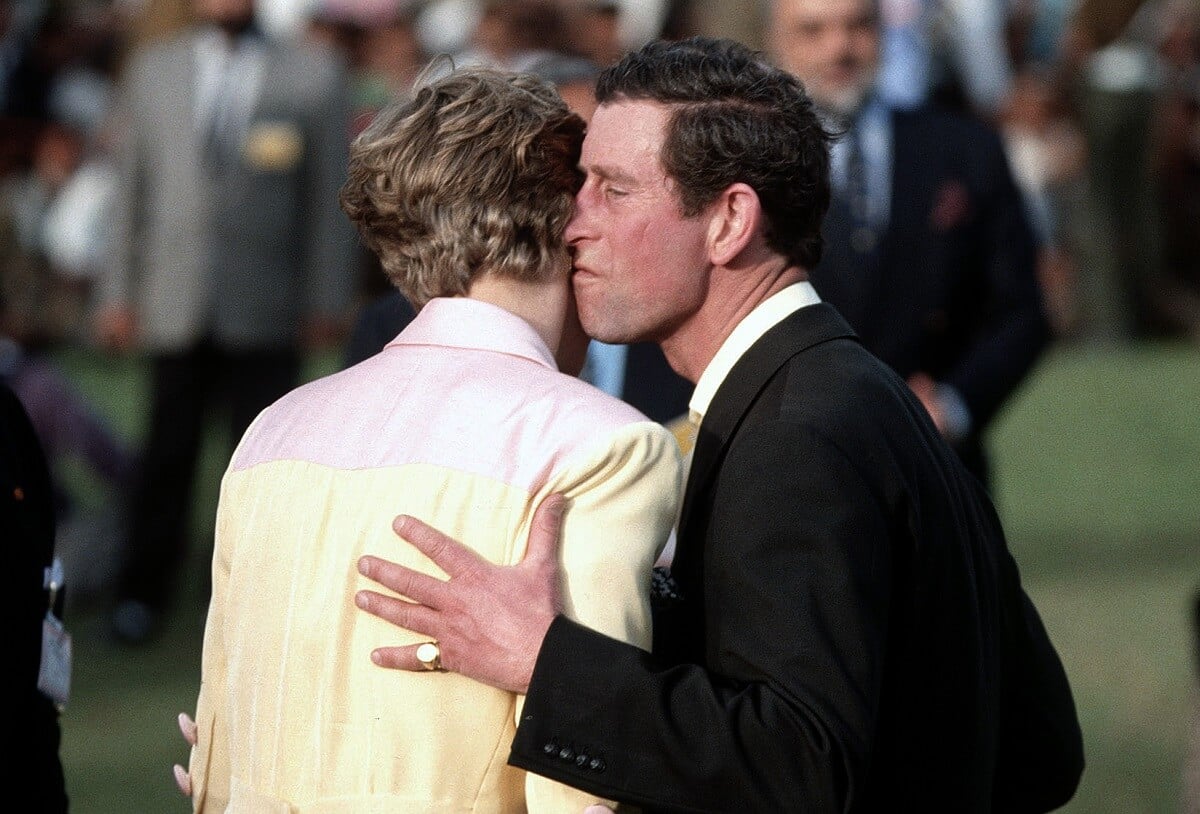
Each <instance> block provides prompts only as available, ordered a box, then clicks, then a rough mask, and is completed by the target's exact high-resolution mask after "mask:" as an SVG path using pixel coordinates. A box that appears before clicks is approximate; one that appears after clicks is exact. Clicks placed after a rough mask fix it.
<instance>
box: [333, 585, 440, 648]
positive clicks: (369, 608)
mask: <svg viewBox="0 0 1200 814" xmlns="http://www.w3.org/2000/svg"><path fill="white" fill-rule="evenodd" d="M354 604H355V605H357V606H358V607H360V608H361V609H363V610H365V611H366V612H367V613H369V614H371V615H372V616H378V617H379V618H380V619H383V620H384V621H387V622H391V623H392V624H393V625H398V626H399V627H402V628H407V629H408V630H411V631H413V632H414V633H419V634H421V635H422V636H428V637H429V638H431V639H437V638H439V633H440V631H441V626H440V625H439V624H438V613H437V611H435V610H432V609H430V608H427V607H425V606H424V605H418V604H417V603H415V602H405V601H404V600H403V599H397V598H396V597H394V596H385V595H384V594H381V593H376V592H375V591H359V592H358V593H356V594H355V595H354Z"/></svg>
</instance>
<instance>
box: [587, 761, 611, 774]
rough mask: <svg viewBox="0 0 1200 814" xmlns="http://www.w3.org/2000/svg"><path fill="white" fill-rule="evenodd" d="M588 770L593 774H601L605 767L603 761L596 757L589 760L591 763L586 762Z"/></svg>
mask: <svg viewBox="0 0 1200 814" xmlns="http://www.w3.org/2000/svg"><path fill="white" fill-rule="evenodd" d="M588 768H589V769H591V770H592V771H593V772H602V771H604V770H605V769H606V768H607V767H606V766H605V765H604V761H603V760H601V759H600V758H598V757H594V758H592V759H591V761H589V762H588Z"/></svg>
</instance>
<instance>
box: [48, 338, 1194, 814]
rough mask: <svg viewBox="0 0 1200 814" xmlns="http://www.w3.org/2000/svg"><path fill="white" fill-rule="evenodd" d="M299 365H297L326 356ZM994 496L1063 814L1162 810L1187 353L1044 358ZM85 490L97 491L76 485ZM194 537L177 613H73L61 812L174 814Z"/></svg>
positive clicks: (1025, 394) (109, 410)
mask: <svg viewBox="0 0 1200 814" xmlns="http://www.w3.org/2000/svg"><path fill="white" fill-rule="evenodd" d="M64 364H65V365H66V366H67V369H68V370H69V371H70V372H71V374H72V376H73V377H74V378H75V380H76V381H77V382H78V383H79V384H80V387H81V388H82V389H83V390H84V391H85V392H87V393H88V394H89V395H91V396H92V397H93V398H94V399H95V400H96V403H97V404H98V405H99V406H100V407H101V409H102V410H103V411H104V412H105V413H106V414H107V415H109V416H111V417H112V418H113V420H114V422H115V423H116V425H117V426H118V428H119V429H120V431H121V432H122V433H125V434H127V435H128V436H129V437H130V438H136V437H138V434H139V433H140V432H141V429H142V426H143V422H144V416H143V414H142V413H141V409H140V405H142V404H143V399H144V395H145V382H144V377H143V372H142V370H141V368H140V367H139V366H138V365H137V364H136V363H132V362H129V361H122V362H116V361H111V360H104V359H97V358H93V357H91V356H89V355H87V354H83V353H78V352H76V353H73V354H68V355H66V356H64ZM332 364H333V360H332V357H329V358H323V359H320V360H316V361H315V362H314V364H313V366H312V367H311V368H310V371H309V372H310V375H317V374H318V373H320V372H322V371H324V370H328V369H330V368H331V366H332ZM992 447H993V449H994V452H995V465H996V472H997V479H996V480H997V492H996V501H997V505H998V507H999V510H1000V514H1001V517H1002V518H1003V520H1004V523H1005V527H1006V529H1007V531H1008V535H1009V540H1010V543H1011V545H1012V548H1013V551H1014V554H1015V555H1016V557H1017V560H1018V562H1019V563H1020V565H1021V568H1022V573H1023V577H1024V580H1025V583H1026V586H1027V588H1028V590H1029V592H1030V594H1031V595H1032V596H1033V598H1034V600H1035V602H1037V604H1038V606H1039V608H1040V609H1041V610H1042V614H1043V617H1044V618H1045V621H1046V625H1047V627H1048V629H1049V630H1050V633H1051V636H1052V637H1053V638H1054V641H1055V643H1056V644H1057V645H1058V648H1059V651H1060V653H1061V654H1062V657H1063V661H1064V663H1065V664H1066V667H1067V672H1068V674H1069V676H1070V678H1071V681H1072V684H1073V686H1074V689H1075V693H1076V700H1077V703H1078V706H1079V712H1080V716H1081V718H1082V721H1083V727H1084V736H1085V741H1086V750H1087V759H1088V768H1087V770H1086V772H1085V775H1084V780H1083V784H1082V787H1081V788H1080V791H1079V794H1078V795H1077V797H1076V799H1075V800H1074V801H1073V802H1072V803H1070V804H1069V805H1068V806H1067V807H1066V808H1065V809H1064V811H1067V812H1072V814H1107V813H1108V812H1111V813H1112V814H1139V812H1155V813H1157V812H1163V814H1166V813H1167V812H1176V811H1179V810H1180V808H1179V792H1180V772H1181V766H1182V762H1183V755H1184V749H1185V743H1186V733H1187V726H1188V724H1189V722H1190V719H1191V716H1192V714H1193V709H1192V706H1191V705H1192V703H1193V698H1192V696H1191V695H1190V692H1191V687H1192V682H1193V681H1194V675H1193V669H1192V668H1193V664H1194V662H1195V659H1194V658H1193V650H1192V638H1191V637H1192V631H1191V629H1190V627H1189V626H1188V616H1187V612H1188V606H1189V603H1190V601H1191V596H1192V594H1193V592H1194V591H1195V590H1196V589H1197V588H1200V352H1198V351H1197V350H1196V349H1194V348H1187V347H1181V346H1173V345H1159V344H1156V345H1146V346H1143V347H1138V348H1134V349H1130V350H1126V351H1120V352H1112V351H1110V352H1099V351H1094V350H1093V351H1088V350H1083V349H1069V348H1064V349H1060V350H1057V351H1055V352H1054V353H1052V354H1051V355H1050V356H1049V357H1048V358H1047V359H1046V360H1045V362H1044V363H1043V364H1042V365H1041V367H1040V368H1039V370H1038V371H1037V373H1036V374H1035V375H1034V376H1033V377H1032V378H1031V379H1030V381H1029V382H1028V383H1027V385H1026V387H1025V388H1024V389H1023V390H1022V391H1021V393H1020V394H1018V396H1017V397H1016V398H1015V399H1014V401H1013V402H1012V403H1011V404H1010V405H1009V407H1008V408H1007V409H1006V410H1005V412H1004V413H1003V414H1002V415H1001V417H1000V419H999V421H998V423H997V426H996V428H995V430H994V432H993V437H992ZM221 449H222V447H221V446H220V444H219V442H218V439H217V438H215V437H214V438H211V439H210V442H209V447H208V452H207V453H206V455H205V459H204V462H203V463H202V467H203V469H204V472H205V473H206V478H205V484H206V485H205V487H204V488H203V489H202V490H201V493H200V495H199V496H198V498H197V507H198V511H197V517H196V519H195V522H194V523H193V527H194V529H195V532H196V534H197V539H201V540H204V539H209V535H210V534H211V522H212V518H211V511H212V508H213V507H214V506H215V499H216V497H215V496H216V478H217V476H218V475H219V472H220V469H221V466H222V465H223V461H222V454H223V453H222V452H221ZM92 499H103V498H97V497H95V496H93V498H92ZM210 552H211V547H210V546H208V545H205V544H203V543H200V544H197V545H196V547H195V549H194V557H193V562H192V563H191V565H190V566H189V576H188V579H187V580H186V588H185V591H184V593H183V595H182V596H181V597H180V603H179V608H180V610H179V613H178V614H177V616H176V618H175V620H174V624H173V626H172V628H171V629H170V631H168V634H167V635H166V637H165V638H164V639H163V640H162V641H160V642H158V643H156V644H155V645H153V646H152V647H149V648H147V649H144V650H126V649H121V648H118V647H115V646H113V645H111V644H109V643H107V641H106V634H105V627H104V624H103V620H102V619H101V617H99V616H98V615H96V613H95V612H94V610H93V609H91V608H87V607H83V608H78V609H77V610H76V611H75V612H74V615H73V616H72V617H71V618H70V619H69V622H70V626H71V628H72V630H73V633H74V634H75V649H76V670H75V676H74V687H73V697H72V701H71V705H70V707H69V708H68V710H67V712H66V714H65V715H64V717H63V748H62V756H63V761H64V764H65V767H66V772H67V782H68V791H69V792H70V794H71V796H72V799H73V810H74V811H75V812H79V814H109V813H110V812H112V813H113V814H117V813H118V812H119V814H130V813H131V812H134V813H136V814H141V813H142V812H166V813H168V814H169V812H183V811H188V810H189V806H188V804H187V803H186V802H185V801H184V800H183V799H182V798H181V797H180V796H179V794H178V792H176V790H175V787H174V782H173V780H172V778H171V764H172V763H174V762H180V761H183V760H184V759H185V758H186V753H187V750H186V748H185V747H184V745H183V742H182V740H181V739H180V737H179V734H178V731H177V730H176V727H175V715H176V713H177V712H179V711H181V710H190V709H191V708H192V705H193V703H194V700H195V694H196V689H197V680H198V671H199V658H200V636H201V632H202V628H203V619H204V611H205V608H204V603H205V599H206V597H205V595H204V592H205V585H206V580H205V572H206V570H207V561H206V560H207V556H208V555H209V553H210Z"/></svg>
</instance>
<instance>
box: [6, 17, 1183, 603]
mask: <svg viewBox="0 0 1200 814" xmlns="http://www.w3.org/2000/svg"><path fill="white" fill-rule="evenodd" d="M765 5H766V4H762V5H761V6H760V4H757V3H756V2H754V0H749V1H748V2H742V3H733V2H713V1H712V0H690V1H689V0H657V2H655V1H653V0H627V1H626V2H613V1H612V0H609V1H608V2H604V1H603V0H557V2H555V0H425V1H424V2H420V1H417V2H413V1H411V0H315V1H310V2H305V0H261V2H260V4H259V6H258V8H257V10H256V11H257V15H256V16H257V25H258V26H259V27H261V29H262V31H263V32H264V33H265V34H266V35H267V36H269V37H272V38H275V39H280V40H288V41H292V42H296V43H301V42H303V43H306V44H307V45H310V46H312V47H313V48H317V49H324V50H326V51H328V52H330V53H332V54H333V55H334V56H335V57H336V58H337V59H338V60H339V61H340V62H341V63H342V64H343V65H344V66H345V68H346V71H347V74H346V77H347V83H346V85H345V94H346V95H347V97H348V98H346V99H345V100H343V101H344V102H345V104H346V105H347V106H348V124H347V127H346V132H345V140H346V143H349V141H350V140H351V139H352V138H353V137H354V136H355V135H356V134H357V133H358V132H361V130H362V129H363V128H364V127H366V126H367V125H368V124H369V122H370V121H371V120H372V118H373V117H374V116H375V115H376V113H377V112H378V111H379V110H380V109H381V108H383V107H384V106H385V105H387V104H388V103H390V102H391V101H393V100H396V99H400V98H404V97H405V96H406V94H409V93H410V92H411V90H412V87H413V83H414V81H415V80H416V79H417V78H418V76H419V75H420V74H421V72H422V70H423V69H425V68H426V66H427V65H428V64H429V63H430V61H431V60H432V59H433V58H434V57H437V56H439V55H442V54H448V55H452V56H453V58H454V64H466V63H474V62H480V63H487V64H492V65H495V66H499V67H505V68H511V69H529V68H531V67H533V66H535V65H539V64H540V65H541V66H542V67H543V68H544V67H545V66H546V64H547V62H546V60H547V59H550V58H563V57H569V58H570V60H575V61H576V62H577V61H579V60H583V61H585V62H586V63H587V64H590V65H592V66H601V67H602V66H605V65H609V64H611V63H612V62H614V61H615V60H616V58H617V57H618V56H619V55H620V54H621V53H622V52H624V51H625V50H627V49H629V48H631V47H635V46H637V45H640V44H641V43H642V42H644V41H646V40H649V39H651V38H654V37H659V36H662V37H667V38H679V37H684V36H688V35H691V34H697V33H701V34H710V35H722V36H732V37H734V38H737V39H740V40H742V41H745V42H747V43H749V44H751V45H754V46H757V47H762V46H763V43H764V41H765V32H764V30H763V26H764V25H765V23H764V20H765V19H766V16H765V14H764V11H765ZM193 12H194V9H193V6H192V4H191V2H190V0H0V119H2V121H0V375H3V376H4V377H5V378H7V379H8V380H9V381H10V382H11V383H12V385H13V387H14V390H16V391H17V392H18V394H19V395H22V396H23V398H24V400H25V401H26V405H27V408H28V409H29V411H30V413H31V416H32V418H33V420H34V423H35V425H36V426H37V427H38V430H39V433H40V434H41V436H42V438H43V443H44V444H45V445H46V447H47V449H48V452H49V454H50V457H51V459H52V460H55V459H59V458H61V457H62V456H75V457H78V458H83V459H84V460H86V461H89V462H91V465H92V466H93V468H94V470H95V471H96V472H97V473H98V474H99V475H100V476H101V477H102V478H104V479H105V480H107V481H108V482H109V483H111V484H113V485H114V486H117V485H120V484H123V483H125V482H126V479H128V478H129V477H130V476H131V472H132V471H133V470H134V469H136V465H135V463H134V459H135V454H134V453H135V450H131V449H130V448H129V442H128V440H127V439H123V438H121V437H119V435H118V434H117V433H115V432H113V431H112V429H111V428H109V427H107V426H106V425H105V423H104V421H103V420H102V419H101V418H100V417H99V416H98V415H97V413H96V411H94V410H93V409H91V408H90V406H89V405H88V404H86V402H85V401H84V400H83V399H82V397H81V396H80V395H79V393H78V392H77V391H76V390H75V389H74V387H73V385H72V383H71V382H70V381H69V380H67V378H66V377H64V376H63V375H62V374H61V372H59V371H58V370H57V369H56V367H55V363H54V358H55V357H54V351H55V350H57V349H61V348H63V347H64V346H75V347H81V348H88V349H97V348H100V347H106V348H108V349H112V348H116V349H118V350H133V349H136V345H134V344H130V343H124V344H122V343H121V342H112V341H111V340H112V338H113V337H112V335H111V333H110V335H109V336H107V337H105V336H99V335H98V334H97V329H96V322H95V319H94V313H93V312H94V308H95V304H96V299H97V296H96V295H97V290H98V289H99V288H100V286H101V283H100V280H101V277H102V276H103V275H104V273H105V269H106V267H107V265H109V264H110V263H111V260H110V258H111V255H112V246H111V243H112V231H113V226H112V217H111V215H112V212H113V208H114V201H116V200H118V197H119V194H120V184H121V181H120V177H119V173H118V171H117V169H116V162H115V158H114V151H115V147H114V145H116V144H117V143H119V142H120V141H121V136H122V135H128V134H127V133H123V131H122V128H123V127H127V126H128V121H127V120H125V119H123V118H122V117H121V116H120V115H116V113H115V111H116V110H117V109H118V107H119V106H118V104H117V99H118V97H119V88H120V87H121V83H122V78H123V76H124V73H125V70H126V68H127V67H128V65H129V60H130V58H131V55H132V54H134V53H135V52H136V50H137V49H138V48H140V47H141V46H144V45H147V44H149V43H152V42H155V41H161V40H165V39H167V38H169V37H171V36H173V35H175V34H176V33H178V32H179V31H181V30H183V29H184V27H185V26H187V25H188V24H189V22H190V21H191V20H192V17H193ZM880 12H881V16H882V19H883V25H884V32H885V35H884V71H883V73H882V74H881V79H880V82H881V92H883V93H886V94H887V95H888V96H889V98H890V99H892V100H893V101H894V103H896V104H898V105H903V104H910V103H911V104H916V103H919V102H920V101H922V100H923V99H924V98H927V97H932V98H936V99H937V100H939V101H940V102H942V103H944V104H946V105H949V106H952V107H955V108H957V109H959V110H960V111H963V112H965V113H967V114H969V115H972V116H976V117H979V118H981V119H984V120H987V121H988V122H989V123H991V124H992V125H994V126H995V127H997V128H998V129H999V130H1000V132H1001V133H1002V135H1003V137H1004V143H1005V146H1006V149H1007V151H1008V158H1009V161H1010V163H1011V167H1012V169H1013V172H1014V175H1015V178H1016V179H1017V182H1018V185H1019V186H1020V188H1021V189H1022V191H1023V193H1024V195H1025V203H1026V206H1027V210H1028V214H1029V219H1030V222H1031V224H1032V225H1033V227H1034V231H1035V233H1036V236H1037V239H1038V243H1039V261H1038V274H1039V280H1040V283H1041V286H1042V293H1043V295H1044V299H1045V304H1046V308H1047V311H1048V315H1049V317H1050V321H1051V325H1052V328H1053V330H1054V332H1055V335H1056V339H1057V340H1058V341H1061V342H1074V343H1096V344H1098V345H1102V346H1119V345H1120V344H1122V343H1129V342H1136V341H1141V340H1147V339H1168V340H1177V341H1186V342H1196V343H1200V229H1198V228H1196V226H1197V224H1200V2H1197V1H1196V0H1144V1H1142V2H1139V0H881V3H880ZM576 62H571V61H565V62H562V63H561V64H562V65H564V66H567V65H572V64H576ZM889 66H891V67H892V68H894V70H889ZM268 146H272V147H279V145H278V144H275V143H274V142H273V143H272V144H271V145H268ZM283 146H284V147H286V146H287V144H286V142H285V143H284V145H283ZM267 158H268V159H269V158H271V156H270V155H268V156H267ZM333 271H336V272H337V273H339V274H341V275H342V277H343V279H344V280H345V281H346V287H347V293H348V296H347V298H346V301H347V303H348V305H347V306H346V308H345V309H344V312H343V311H341V310H339V311H338V312H337V313H334V314H331V315H329V316H330V317H331V319H330V320H327V321H326V323H324V324H323V325H322V326H321V327H320V329H319V330H316V331H310V332H308V333H304V332H298V333H297V337H296V342H297V343H298V344H297V347H296V349H295V350H296V351H297V352H302V351H306V350H312V349H315V348H320V347H322V346H324V347H331V346H334V345H336V344H337V343H339V342H345V341H346V339H347V338H348V337H349V335H350V331H351V328H352V326H353V324H354V319H355V314H356V313H357V312H358V310H359V309H360V308H361V307H363V306H364V305H366V304H367V303H369V302H371V301H372V300H373V299H375V298H376V297H377V296H378V295H379V294H381V293H382V292H384V291H386V290H387V282H386V279H385V277H384V275H383V274H381V273H380V270H379V269H378V268H377V267H376V266H375V265H374V263H373V258H371V257H370V256H368V255H367V253H366V252H365V251H364V250H362V249H358V253H357V255H356V256H355V257H354V258H353V259H350V260H348V261H347V262H346V268H344V269H336V270H333ZM108 328H109V329H110V330H111V328H112V325H111V324H110V325H109V326H108ZM105 339H107V340H109V341H107V343H103V342H101V340H105ZM302 340H303V341H306V342H307V344H305V345H300V344H299V343H300V342H301V341H302ZM67 500H68V498H67V497H66V496H65V495H64V498H63V502H64V506H63V513H64V516H66V515H67V514H68V509H67V507H66V503H67ZM60 522H61V521H60ZM61 534H63V532H61V531H60V535H61ZM66 534H68V535H69V530H68V531H67V532H66ZM70 548H71V544H70V543H65V544H64V543H61V542H60V549H70ZM92 571H95V567H94V565H93V567H92ZM109 578H111V574H105V573H103V572H102V573H100V574H98V575H97V576H95V577H94V579H95V581H96V582H100V581H103V580H106V579H109ZM82 587H83V588H84V589H86V588H87V587H88V586H87V585H86V583H85V584H84V585H83V586H82Z"/></svg>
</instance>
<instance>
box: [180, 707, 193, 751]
mask: <svg viewBox="0 0 1200 814" xmlns="http://www.w3.org/2000/svg"><path fill="white" fill-rule="evenodd" d="M179 731H180V732H182V733H183V739H184V740H185V741H187V742H188V745H189V746H195V745H196V722H195V721H193V720H192V718H191V716H190V715H188V714H187V713H186V712H181V713H179Z"/></svg>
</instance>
